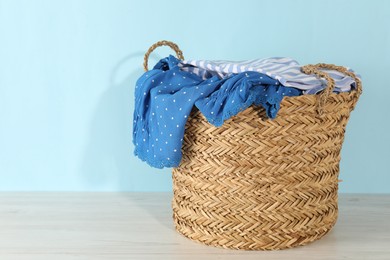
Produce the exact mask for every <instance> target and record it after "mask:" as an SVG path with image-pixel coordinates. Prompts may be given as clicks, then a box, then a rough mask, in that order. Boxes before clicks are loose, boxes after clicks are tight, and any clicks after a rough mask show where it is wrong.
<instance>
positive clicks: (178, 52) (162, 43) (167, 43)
mask: <svg viewBox="0 0 390 260" xmlns="http://www.w3.org/2000/svg"><path fill="white" fill-rule="evenodd" d="M160 46H169V47H171V48H172V49H173V50H174V51H175V52H176V55H177V58H179V59H180V60H184V56H183V52H182V51H181V50H180V48H179V46H177V44H176V43H173V42H170V41H159V42H156V43H155V44H153V45H152V46H150V48H149V50H148V51H147V52H146V53H145V56H144V70H145V71H148V61H149V55H150V53H152V52H153V51H154V50H155V49H156V48H157V47H160Z"/></svg>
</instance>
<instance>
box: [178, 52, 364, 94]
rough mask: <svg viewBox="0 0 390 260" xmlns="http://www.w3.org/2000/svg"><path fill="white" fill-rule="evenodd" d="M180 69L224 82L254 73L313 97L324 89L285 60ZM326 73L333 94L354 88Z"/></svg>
mask: <svg viewBox="0 0 390 260" xmlns="http://www.w3.org/2000/svg"><path fill="white" fill-rule="evenodd" d="M179 66H180V67H181V69H182V70H184V71H189V72H193V73H195V74H197V75H199V76H201V77H202V78H208V77H210V76H211V75H212V76H214V75H218V76H219V77H221V78H224V77H228V76H230V75H231V74H232V73H236V74H237V73H241V72H247V71H257V72H260V73H264V74H266V75H268V76H269V77H271V78H274V79H276V80H278V81H279V82H280V83H281V84H282V85H283V86H286V87H295V88H298V89H301V90H303V92H304V94H316V93H318V92H320V91H321V90H323V89H324V87H325V86H326V83H324V82H323V81H322V80H319V79H318V78H316V77H315V76H314V75H307V74H305V73H302V72H301V69H300V68H301V66H300V65H299V64H298V62H297V61H295V60H293V59H291V58H284V57H283V58H282V57H275V58H267V59H255V60H248V61H241V62H234V61H221V60H219V61H209V60H183V61H181V62H180V64H179ZM351 71H352V70H351ZM326 72H327V73H328V74H329V75H330V76H331V77H332V78H333V79H334V80H335V83H336V86H335V88H334V92H336V93H337V92H347V91H350V90H351V89H354V88H355V81H354V80H353V79H352V78H351V77H350V76H347V75H344V74H342V73H340V72H338V71H335V70H327V71H326ZM358 77H359V75H358Z"/></svg>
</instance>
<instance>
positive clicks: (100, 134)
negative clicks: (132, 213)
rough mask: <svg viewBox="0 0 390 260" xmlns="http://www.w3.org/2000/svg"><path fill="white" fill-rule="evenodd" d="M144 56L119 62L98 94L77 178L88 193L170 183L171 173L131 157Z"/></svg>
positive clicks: (134, 55)
mask: <svg viewBox="0 0 390 260" xmlns="http://www.w3.org/2000/svg"><path fill="white" fill-rule="evenodd" d="M143 56H144V52H141V51H139V52H134V53H132V54H129V55H127V56H125V57H124V58H122V59H121V60H120V61H118V63H117V64H116V65H115V66H114V67H113V69H112V70H111V72H110V77H109V80H108V87H107V89H106V90H105V91H104V92H103V94H102V95H101V97H100V100H99V102H98V104H97V106H96V109H95V112H94V114H93V116H92V120H91V122H90V127H89V132H88V137H89V140H88V142H87V145H86V148H85V151H84V155H83V160H82V162H81V165H80V175H81V178H82V180H83V182H84V183H83V185H84V187H87V190H92V191H95V190H96V191H115V192H117V191H119V192H128V191H136V190H142V189H147V188H148V187H145V185H147V184H148V185H149V184H152V185H153V186H155V187H159V184H160V183H161V182H163V181H165V182H166V181H167V179H169V183H170V182H171V175H170V174H169V175H167V174H166V172H161V170H157V169H156V171H155V172H152V173H151V168H150V167H149V166H148V165H147V164H146V163H144V162H142V161H140V160H139V159H138V158H136V157H135V156H134V154H133V151H134V148H133V144H132V118H133V110H134V102H133V99H134V86H135V82H136V80H137V79H138V78H139V77H140V75H142V73H143V70H142V68H141V64H138V63H142V61H143ZM151 56H152V58H153V60H158V59H160V57H159V56H158V55H154V54H152V55H151ZM129 63H131V64H136V65H137V66H136V67H134V66H131V68H132V69H131V70H130V72H129V73H127V72H124V73H121V74H122V77H121V78H120V80H115V78H116V77H117V74H119V71H124V70H125V69H126V68H128V67H129ZM133 68H134V69H133ZM167 171H168V170H167ZM141 186H143V188H142V187H141ZM140 187H141V188H140ZM124 194H126V193H124ZM124 196H126V200H127V199H129V200H132V201H129V203H133V204H134V203H135V204H136V207H139V210H140V211H144V213H145V214H147V215H150V216H152V218H153V219H155V220H158V221H160V223H161V224H162V225H165V226H166V227H169V228H170V229H173V223H169V222H167V221H161V216H159V215H158V214H159V212H156V211H153V210H152V209H151V208H150V207H146V206H144V203H141V201H138V200H137V199H135V200H134V199H132V197H131V196H127V195H124ZM166 206H167V210H165V209H164V210H163V213H164V214H165V213H166V214H167V216H166V217H167V218H168V217H169V218H171V208H170V204H169V205H166ZM168 209H170V211H168ZM160 213H161V210H160Z"/></svg>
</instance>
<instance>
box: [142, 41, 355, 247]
mask: <svg viewBox="0 0 390 260" xmlns="http://www.w3.org/2000/svg"><path fill="white" fill-rule="evenodd" d="M162 45H164V44H162ZM145 58H147V57H145ZM319 68H328V69H335V70H339V71H341V72H343V73H346V74H348V75H351V76H353V77H354V78H355V81H356V84H357V90H354V91H351V92H348V93H340V94H335V93H332V89H333V87H334V81H333V80H332V79H331V78H330V77H329V76H328V75H327V74H326V73H325V72H323V71H319ZM302 70H303V72H305V73H308V74H310V73H314V74H316V75H317V76H320V77H323V78H325V79H327V82H328V86H327V89H326V90H325V91H324V92H323V93H322V94H321V95H302V96H298V97H285V98H284V99H283V101H282V102H281V106H280V107H281V108H280V110H279V112H278V116H277V117H276V119H274V120H270V119H267V118H266V114H265V111H264V109H263V108H261V107H256V106H251V107H249V108H248V109H246V110H244V111H242V112H240V113H239V114H237V115H236V116H233V117H231V118H230V119H229V120H227V121H225V123H224V124H223V125H222V126H221V127H215V126H213V125H211V124H209V123H208V122H207V120H206V119H205V117H204V116H203V115H202V114H201V113H200V112H199V111H197V110H196V109H194V110H193V111H192V113H191V116H190V117H189V120H188V121H187V124H186V130H185V136H184V142H183V147H182V152H183V158H182V161H181V164H180V165H179V167H177V168H174V169H173V172H172V178H173V194H174V195H173V200H172V207H173V220H174V223H175V228H176V230H177V231H178V232H179V233H181V234H183V235H184V236H186V237H188V238H190V239H192V240H195V241H198V242H201V243H204V244H207V245H212V246H217V247H224V248H232V249H244V250H276V249H283V248H290V247H295V246H299V245H304V244H307V243H310V242H313V241H315V240H318V239H320V238H321V237H322V236H324V235H325V234H326V233H327V232H329V231H330V230H331V228H332V227H333V226H334V225H335V223H336V220H337V214H338V203H337V198H338V197H337V192H338V175H339V162H340V150H341V147H342V144H343V140H344V133H345V128H346V125H347V122H348V119H349V116H350V112H351V111H352V110H353V108H354V107H355V105H356V102H357V100H358V98H359V96H360V94H361V92H362V91H361V82H360V80H359V79H358V78H357V77H356V76H355V75H354V74H353V73H351V72H349V71H347V70H346V69H345V68H343V67H339V66H334V65H328V64H317V65H308V66H305V67H304V68H303V69H302Z"/></svg>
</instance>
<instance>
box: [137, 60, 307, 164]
mask: <svg viewBox="0 0 390 260" xmlns="http://www.w3.org/2000/svg"><path fill="white" fill-rule="evenodd" d="M179 64H180V61H179V60H178V59H176V58H175V57H173V56H169V57H167V58H164V59H162V60H160V61H159V62H158V63H157V64H156V65H155V66H154V68H153V70H150V71H148V72H146V73H144V74H143V75H142V76H141V78H140V79H139V80H138V81H137V83H136V88H135V109H134V121H133V143H134V145H135V151H134V153H135V155H136V156H138V157H139V158H140V159H142V160H143V161H146V162H147V163H148V164H149V165H151V166H153V167H156V168H163V167H176V166H178V165H179V164H180V161H181V157H182V154H181V146H182V142H183V136H184V129H185V124H186V121H187V118H188V116H189V114H190V112H191V110H192V108H193V106H194V105H195V106H196V107H197V108H198V109H199V110H200V111H201V112H202V113H203V115H204V116H205V117H206V118H207V120H208V121H209V122H210V123H212V124H214V125H215V126H220V125H222V124H223V122H224V120H226V119H228V118H230V117H231V116H234V115H236V114H237V113H238V112H240V111H241V110H244V109H246V108H247V107H249V106H250V105H252V104H254V105H261V106H263V107H264V109H265V110H266V113H267V115H268V117H270V118H275V117H276V115H277V112H278V110H279V107H280V102H281V101H282V99H283V97H284V96H298V95H301V94H302V90H300V89H296V88H292V87H285V86H283V85H281V84H280V82H279V81H278V80H276V79H274V78H272V77H270V76H268V75H266V74H263V73H259V72H256V71H247V72H241V73H237V74H233V73H230V74H229V75H225V76H224V77H219V76H218V75H216V74H214V75H212V74H209V75H208V76H206V75H203V76H200V74H198V73H196V71H185V70H183V69H182V68H183V66H179Z"/></svg>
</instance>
